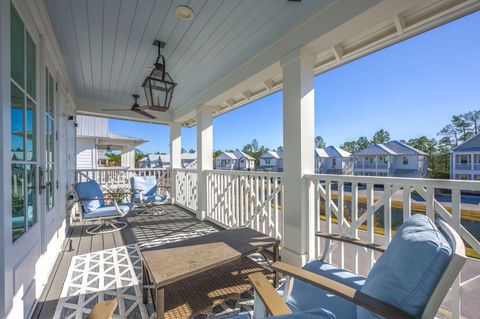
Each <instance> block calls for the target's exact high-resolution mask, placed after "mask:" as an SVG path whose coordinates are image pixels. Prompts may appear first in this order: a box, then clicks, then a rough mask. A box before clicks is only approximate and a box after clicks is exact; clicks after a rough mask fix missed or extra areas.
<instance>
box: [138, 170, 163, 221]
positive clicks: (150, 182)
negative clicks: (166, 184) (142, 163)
mask: <svg viewBox="0 0 480 319" xmlns="http://www.w3.org/2000/svg"><path fill="white" fill-rule="evenodd" d="M130 184H131V186H132V193H133V203H135V204H140V205H150V206H151V205H154V204H166V203H168V200H169V199H170V195H169V194H168V191H166V192H165V193H166V194H160V193H159V187H158V186H157V178H156V177H155V176H133V177H131V178H130ZM139 212H140V213H141V211H139Z"/></svg>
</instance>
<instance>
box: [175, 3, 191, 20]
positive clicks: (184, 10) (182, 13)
mask: <svg viewBox="0 0 480 319" xmlns="http://www.w3.org/2000/svg"><path fill="white" fill-rule="evenodd" d="M175 14H176V15H177V17H178V18H179V19H182V20H185V21H189V20H192V19H193V16H194V15H195V13H194V12H193V10H192V8H190V7H189V6H186V5H180V6H177V7H176V8H175Z"/></svg>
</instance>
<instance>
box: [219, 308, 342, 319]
mask: <svg viewBox="0 0 480 319" xmlns="http://www.w3.org/2000/svg"><path fill="white" fill-rule="evenodd" d="M228 318H230V319H252V316H250V314H249V313H248V312H242V313H239V314H238V315H235V316H232V317H228ZM268 318H275V319H335V315H334V314H333V313H331V312H330V311H328V310H326V309H323V308H318V309H313V310H308V311H302V312H294V313H292V314H289V315H281V316H273V317H268Z"/></svg>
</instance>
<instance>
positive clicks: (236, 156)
mask: <svg viewBox="0 0 480 319" xmlns="http://www.w3.org/2000/svg"><path fill="white" fill-rule="evenodd" d="M216 158H219V159H223V158H229V159H232V160H238V159H241V158H246V159H248V160H251V161H253V160H255V159H254V158H253V157H251V156H250V155H248V154H247V153H245V152H242V151H239V150H235V151H234V152H222V153H220V154H219V155H218V156H217V157H216Z"/></svg>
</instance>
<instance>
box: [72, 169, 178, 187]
mask: <svg viewBox="0 0 480 319" xmlns="http://www.w3.org/2000/svg"><path fill="white" fill-rule="evenodd" d="M132 176H155V177H156V178H157V183H158V185H159V186H164V187H167V188H168V187H170V169H168V168H134V169H128V168H99V169H78V170H77V171H76V181H77V182H85V181H89V180H95V181H97V182H98V183H99V184H100V186H102V187H105V188H114V187H126V188H129V187H130V178H131V177H132Z"/></svg>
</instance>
